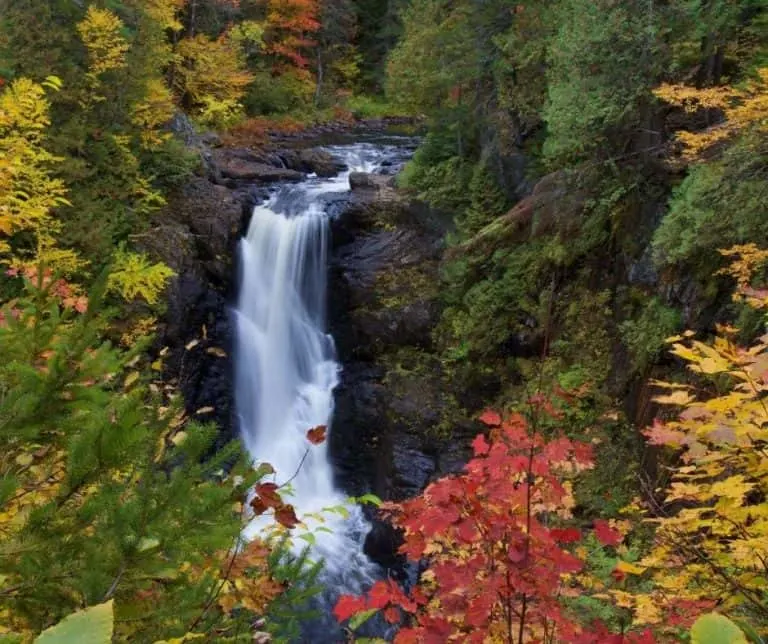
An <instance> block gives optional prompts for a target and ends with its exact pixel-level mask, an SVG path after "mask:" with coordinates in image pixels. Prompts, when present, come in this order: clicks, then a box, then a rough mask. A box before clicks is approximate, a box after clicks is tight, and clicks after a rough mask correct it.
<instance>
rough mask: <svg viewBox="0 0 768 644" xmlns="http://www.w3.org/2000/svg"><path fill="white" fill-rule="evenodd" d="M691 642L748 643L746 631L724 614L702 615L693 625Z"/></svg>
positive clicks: (710, 643)
mask: <svg viewBox="0 0 768 644" xmlns="http://www.w3.org/2000/svg"><path fill="white" fill-rule="evenodd" d="M691 644H747V638H746V637H745V636H744V632H743V631H742V630H741V629H740V628H739V627H738V626H736V624H734V623H733V622H732V621H731V620H730V619H728V618H727V617H725V616H724V615H718V614H717V613H710V614H708V615H702V616H701V617H699V618H698V619H697V620H696V622H695V623H694V624H693V626H692V627H691Z"/></svg>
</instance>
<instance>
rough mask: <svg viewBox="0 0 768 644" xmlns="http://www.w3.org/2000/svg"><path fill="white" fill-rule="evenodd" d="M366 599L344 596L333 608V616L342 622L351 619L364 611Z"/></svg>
mask: <svg viewBox="0 0 768 644" xmlns="http://www.w3.org/2000/svg"><path fill="white" fill-rule="evenodd" d="M365 608H366V606H365V598H364V597H355V596H354V595H342V596H341V597H339V601H337V602H336V606H334V607H333V614H334V616H335V617H336V619H338V620H339V621H340V622H343V621H344V620H346V619H349V618H350V617H352V616H353V615H356V614H357V613H360V612H362V611H364V610H365Z"/></svg>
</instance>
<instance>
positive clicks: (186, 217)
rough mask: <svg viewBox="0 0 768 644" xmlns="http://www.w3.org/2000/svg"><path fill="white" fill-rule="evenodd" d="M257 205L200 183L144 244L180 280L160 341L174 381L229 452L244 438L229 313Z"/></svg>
mask: <svg viewBox="0 0 768 644" xmlns="http://www.w3.org/2000/svg"><path fill="white" fill-rule="evenodd" d="M252 199H253V197H252V196H251V195H249V194H248V193H241V194H239V195H238V194H235V193H233V192H232V191H230V190H228V189H227V188H224V187H223V186H217V185H214V184H212V183H210V182H209V181H207V180H206V179H204V178H202V177H197V178H195V179H193V180H192V181H190V182H189V183H188V184H187V185H186V186H184V188H183V189H182V190H180V191H179V192H178V193H177V194H176V195H174V196H173V197H172V198H171V200H170V202H169V204H168V206H167V208H166V209H165V210H164V211H163V212H161V213H159V214H158V216H157V217H156V225H155V227H154V228H153V229H152V230H151V231H150V234H149V235H147V237H146V239H145V240H144V242H143V246H144V249H145V250H146V251H148V252H149V253H150V254H151V255H152V256H153V257H155V258H157V259H159V260H161V261H163V262H165V263H166V264H168V266H170V267H171V268H172V269H173V270H174V271H175V273H176V275H175V276H174V277H173V278H172V279H171V280H170V283H169V285H168V291H167V295H166V300H167V310H166V313H165V316H164V318H163V321H162V324H161V328H160V330H159V331H160V332H159V334H158V343H159V344H160V345H161V346H165V347H168V349H169V352H168V355H167V357H166V376H167V377H169V378H170V379H171V380H175V381H176V382H177V383H178V386H179V388H180V390H181V392H182V394H183V395H184V400H185V403H186V408H187V412H188V413H190V414H194V417H195V418H197V419H199V420H202V421H208V420H210V421H215V422H216V423H217V424H218V426H219V427H220V428H222V430H223V431H222V433H221V435H220V439H219V441H218V442H219V443H222V444H223V443H224V442H226V441H227V440H229V439H230V438H232V437H234V436H235V435H236V422H235V420H236V419H235V411H234V398H233V392H234V386H233V373H232V361H231V359H230V356H231V355H232V348H233V346H232V345H233V342H234V331H233V328H232V321H231V315H230V312H229V307H230V305H231V303H232V301H233V297H234V292H233V291H234V289H233V280H232V278H233V275H234V270H233V261H234V258H235V255H236V242H237V239H238V238H239V236H240V233H241V231H242V229H243V225H244V222H245V221H246V218H247V213H248V211H249V210H250V203H251V201H252ZM201 409H207V410H208V411H204V412H201V413H196V412H198V411H199V410H201Z"/></svg>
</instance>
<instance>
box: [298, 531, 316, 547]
mask: <svg viewBox="0 0 768 644" xmlns="http://www.w3.org/2000/svg"><path fill="white" fill-rule="evenodd" d="M299 539H304V541H306V542H307V543H308V544H309V545H310V546H314V545H315V543H317V539H316V538H315V535H313V534H312V533H311V532H306V533H304V534H300V535H299Z"/></svg>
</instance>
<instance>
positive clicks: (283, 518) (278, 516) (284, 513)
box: [275, 503, 299, 530]
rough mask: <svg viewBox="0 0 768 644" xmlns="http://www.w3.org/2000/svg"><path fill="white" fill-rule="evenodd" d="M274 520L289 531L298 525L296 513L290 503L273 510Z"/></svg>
mask: <svg viewBox="0 0 768 644" xmlns="http://www.w3.org/2000/svg"><path fill="white" fill-rule="evenodd" d="M275 520H276V521H277V522H278V523H279V524H280V525H282V526H284V527H286V528H288V529H289V530H291V529H292V528H295V527H296V526H297V525H298V524H299V519H298V518H297V517H296V511H295V510H294V509H293V506H292V505H291V504H290V503H286V504H285V505H281V506H280V507H278V508H275Z"/></svg>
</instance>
